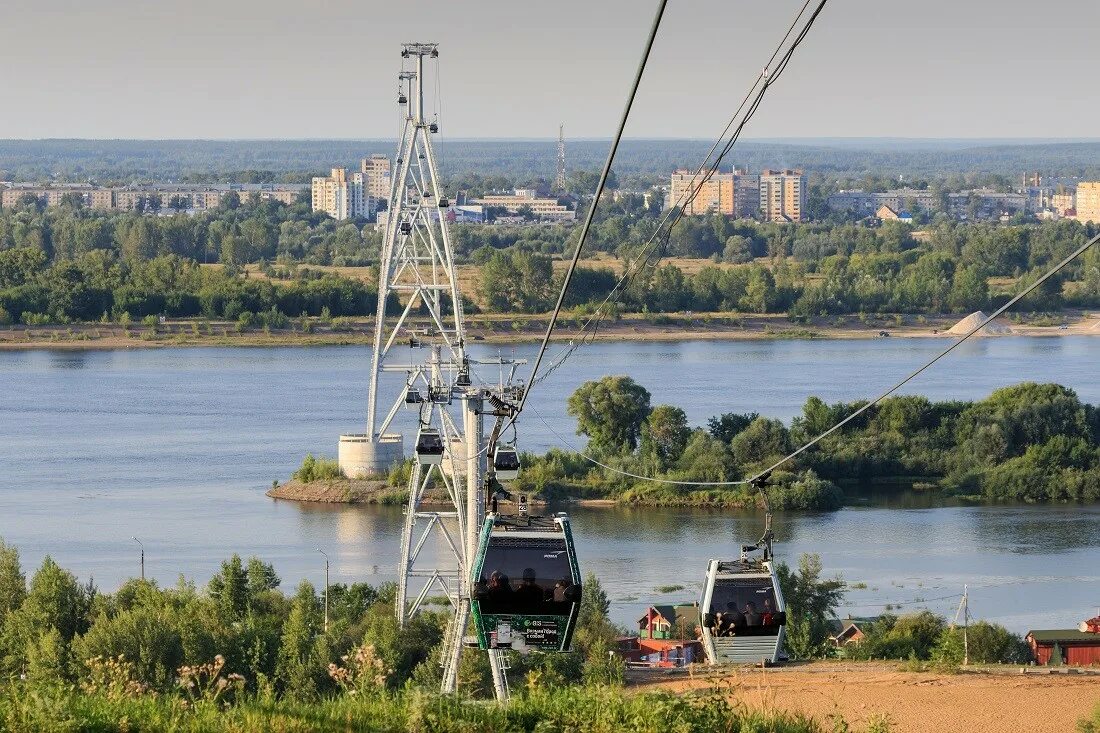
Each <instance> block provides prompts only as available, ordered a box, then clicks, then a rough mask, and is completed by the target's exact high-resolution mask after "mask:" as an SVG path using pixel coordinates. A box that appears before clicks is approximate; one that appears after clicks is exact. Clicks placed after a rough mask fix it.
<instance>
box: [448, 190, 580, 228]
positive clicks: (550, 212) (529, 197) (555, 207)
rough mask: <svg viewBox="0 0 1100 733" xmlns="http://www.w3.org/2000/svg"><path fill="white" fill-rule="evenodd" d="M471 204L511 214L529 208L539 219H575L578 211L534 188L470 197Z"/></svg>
mask: <svg viewBox="0 0 1100 733" xmlns="http://www.w3.org/2000/svg"><path fill="white" fill-rule="evenodd" d="M468 203H470V204H475V205H480V206H485V207H490V206H492V207H496V208H500V209H504V210H505V211H507V212H508V213H509V214H518V213H519V211H520V209H524V208H529V209H530V210H531V212H532V213H533V214H534V215H535V216H536V217H538V218H539V219H544V220H550V221H573V220H574V219H576V218H577V212H576V211H573V210H572V209H570V208H569V207H568V206H566V205H564V204H559V203H558V200H557V199H555V198H543V197H540V196H539V195H538V192H536V191H535V190H533V189H526V188H517V189H516V190H515V191H514V192H513V193H510V194H489V195H487V196H482V197H481V198H477V199H470V200H469V202H468Z"/></svg>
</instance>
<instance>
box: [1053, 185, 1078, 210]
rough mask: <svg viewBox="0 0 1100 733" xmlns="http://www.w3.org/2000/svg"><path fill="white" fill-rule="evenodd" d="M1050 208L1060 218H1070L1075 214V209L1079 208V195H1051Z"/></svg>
mask: <svg viewBox="0 0 1100 733" xmlns="http://www.w3.org/2000/svg"><path fill="white" fill-rule="evenodd" d="M1050 208H1051V209H1053V210H1054V212H1055V213H1057V214H1058V216H1070V215H1071V214H1073V213H1075V209H1076V208H1077V195H1076V194H1075V193H1074V192H1073V191H1063V192H1061V193H1055V194H1051V196H1050Z"/></svg>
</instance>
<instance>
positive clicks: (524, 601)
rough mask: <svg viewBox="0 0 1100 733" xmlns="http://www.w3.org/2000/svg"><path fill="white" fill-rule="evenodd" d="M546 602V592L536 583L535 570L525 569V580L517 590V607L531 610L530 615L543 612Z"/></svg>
mask: <svg viewBox="0 0 1100 733" xmlns="http://www.w3.org/2000/svg"><path fill="white" fill-rule="evenodd" d="M545 600H546V591H544V590H543V589H542V588H541V587H539V585H538V583H536V582H535V569H534V568H524V569H523V580H522V581H521V582H520V584H519V587H518V588H516V605H518V606H520V607H522V608H526V609H530V610H529V611H528V613H539V612H540V611H542V610H543V609H542V605H543V601H545Z"/></svg>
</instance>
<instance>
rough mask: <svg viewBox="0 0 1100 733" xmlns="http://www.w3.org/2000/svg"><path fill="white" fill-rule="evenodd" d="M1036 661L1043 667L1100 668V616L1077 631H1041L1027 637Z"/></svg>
mask: <svg viewBox="0 0 1100 733" xmlns="http://www.w3.org/2000/svg"><path fill="white" fill-rule="evenodd" d="M1024 639H1025V640H1026V641H1027V644H1028V646H1030V647H1031V654H1032V656H1034V657H1035V662H1036V663H1037V664H1041V665H1044V666H1061V665H1066V666H1070V667H1089V666H1095V665H1100V616H1096V617H1095V618H1090V619H1089V620H1088V621H1083V622H1082V623H1081V625H1080V626H1078V627H1077V628H1076V629H1038V630H1034V631H1029V632H1027V636H1025V637H1024Z"/></svg>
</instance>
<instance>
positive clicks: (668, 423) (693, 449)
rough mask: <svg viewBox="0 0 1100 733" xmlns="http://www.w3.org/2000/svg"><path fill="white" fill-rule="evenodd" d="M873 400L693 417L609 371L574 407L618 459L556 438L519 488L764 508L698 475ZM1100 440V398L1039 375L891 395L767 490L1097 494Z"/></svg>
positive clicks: (790, 445)
mask: <svg viewBox="0 0 1100 733" xmlns="http://www.w3.org/2000/svg"><path fill="white" fill-rule="evenodd" d="M865 404H866V403H863V402H851V403H835V404H832V405H829V404H826V403H825V402H824V401H822V400H821V399H819V398H817V397H810V398H809V399H808V400H807V401H806V404H805V405H804V406H803V408H802V414H801V415H799V416H798V417H796V418H795V419H794V420H792V422H791V424H790V425H789V426H788V425H786V424H784V423H783V422H782V421H780V420H776V419H772V418H767V417H764V416H761V415H759V414H756V413H749V414H739V413H726V414H722V415H718V416H715V417H713V418H711V419H710V420H708V422H707V424H706V426H692V425H690V424H689V422H688V419H687V415H686V414H685V413H684V411H683V410H682V409H681V408H679V407H676V406H673V405H656V406H654V405H652V404H651V395H650V393H649V391H648V390H647V389H645V387H643V386H642V385H640V384H638V383H637V382H635V381H634V380H633V379H631V378H630V377H626V376H608V377H603V378H601V379H599V380H594V381H589V382H585V383H584V384H582V385H581V386H580V387H579V388H578V389H577V390H576V391H575V392H574V393H573V394H572V395H571V396H570V398H569V401H568V412H569V414H570V415H571V416H573V417H574V418H575V419H576V420H577V432H578V434H579V435H583V436H584V437H586V438H587V440H588V444H587V447H586V449H585V451H586V453H587V455H590V456H592V457H593V458H595V459H596V460H598V461H599V462H600V463H602V464H604V465H603V466H600V465H596V464H595V463H593V462H591V461H589V460H587V459H586V458H585V457H584V456H581V455H578V454H576V453H573V452H570V451H565V450H559V449H553V450H551V451H549V452H548V453H546V454H545V455H543V456H534V455H529V456H526V457H525V460H524V470H523V472H522V473H521V475H520V478H519V479H518V481H519V483H518V484H517V486H518V487H519V488H522V489H525V490H528V491H531V492H541V493H543V494H546V495H549V496H563V495H569V496H579V497H592V498H616V499H618V500H620V501H622V502H627V503H639V504H658V505H677V504H683V505H719V506H721V505H725V506H745V505H749V506H752V505H756V504H757V503H758V502H759V501H760V498H759V496H758V494H757V492H756V489H754V488H752V487H749V486H744V485H740V486H738V485H733V486H724V487H712V486H699V485H692V484H693V483H704V482H735V481H739V480H743V479H748V478H752V477H754V476H756V475H757V474H759V473H760V472H761V471H763V470H764V469H766V468H768V467H770V466H772V465H773V464H775V463H776V462H778V461H779V460H781V459H782V458H784V457H785V456H787V455H788V454H789V453H791V452H792V451H794V450H795V449H796V448H798V447H799V446H801V445H803V444H805V443H806V442H808V441H809V440H811V439H812V438H815V437H816V436H818V435H821V434H822V433H824V432H825V431H826V430H828V429H829V428H831V427H832V426H833V425H835V424H836V423H838V422H840V421H841V420H843V419H845V418H847V417H849V416H850V415H852V414H853V413H855V412H856V411H857V410H859V409H860V408H862V407H864V406H865ZM1098 444H1100V409H1097V407H1095V406H1093V405H1089V404H1086V403H1083V402H1081V400H1080V399H1079V398H1078V396H1077V395H1076V393H1075V392H1074V391H1073V390H1071V389H1068V388H1066V387H1062V386H1060V385H1056V384H1036V383H1032V382H1025V383H1022V384H1018V385H1015V386H1012V387H1005V388H1003V389H999V390H997V391H995V392H993V393H992V394H991V395H990V396H989V397H987V398H986V399H984V400H979V401H976V402H962V401H948V402H932V401H930V400H928V399H927V398H924V397H919V396H898V397H890V398H887V399H885V400H883V401H882V402H880V403H879V404H877V405H875V406H874V407H872V408H870V409H868V410H866V411H864V412H863V413H862V414H860V415H859V416H858V417H856V418H855V419H854V420H852V421H851V422H850V423H848V425H846V426H845V428H844V429H843V430H842V431H838V432H836V433H834V434H832V435H830V436H828V437H826V438H825V439H823V440H822V441H821V442H820V443H818V445H817V446H816V447H815V448H814V449H813V450H810V451H807V452H805V453H802V454H801V455H799V456H798V457H797V458H795V459H794V460H792V461H790V462H788V463H787V464H785V465H784V466H783V467H782V468H781V469H779V470H776V471H775V472H773V474H772V477H771V480H770V483H769V486H768V488H767V492H768V497H769V500H770V503H771V506H772V507H773V508H777V509H837V508H839V507H840V506H841V505H842V504H843V503H844V501H845V496H846V495H847V496H858V495H860V494H863V493H865V492H866V491H867V489H868V488H869V487H871V486H873V485H874V484H875V483H880V482H888V483H897V482H898V481H902V482H906V481H907V482H908V483H910V484H913V483H925V484H928V485H930V486H933V487H936V488H938V489H939V490H940V491H941V492H942V493H943V494H944V495H948V496H952V495H962V496H970V497H977V498H982V499H986V500H992V501H997V500H1013V501H1026V502H1036V503H1039V502H1065V501H1097V500H1100V447H1097V446H1098ZM604 466H609V467H610V468H611V470H609V469H608V468H605V467H604ZM629 474H633V475H634V476H653V477H655V478H657V479H661V480H665V481H668V482H678V483H664V484H662V483H658V482H648V481H640V480H638V479H636V478H634V477H633V476H631V475H629Z"/></svg>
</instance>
